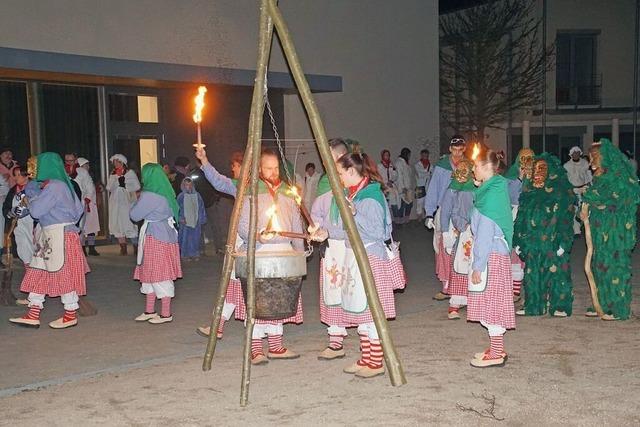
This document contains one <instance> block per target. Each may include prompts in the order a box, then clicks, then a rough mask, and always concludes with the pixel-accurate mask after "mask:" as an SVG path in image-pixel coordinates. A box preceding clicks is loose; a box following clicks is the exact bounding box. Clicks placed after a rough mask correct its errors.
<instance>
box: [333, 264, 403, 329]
mask: <svg viewBox="0 0 640 427" xmlns="http://www.w3.org/2000/svg"><path fill="white" fill-rule="evenodd" d="M369 264H371V270H372V272H373V279H374V280H375V283H376V290H377V291H378V298H379V299H380V304H381V305H382V310H383V311H384V315H385V317H386V318H387V319H393V318H395V317H396V303H395V299H394V296H393V289H394V283H395V282H394V278H393V277H392V275H391V274H392V272H391V271H390V270H389V262H388V261H387V260H382V259H380V258H378V257H375V256H373V255H369ZM344 322H345V323H346V325H347V326H358V325H361V324H363V323H372V322H373V317H372V316H371V311H370V310H369V309H368V308H367V309H366V310H365V311H364V312H363V313H348V312H346V311H345V312H344Z"/></svg>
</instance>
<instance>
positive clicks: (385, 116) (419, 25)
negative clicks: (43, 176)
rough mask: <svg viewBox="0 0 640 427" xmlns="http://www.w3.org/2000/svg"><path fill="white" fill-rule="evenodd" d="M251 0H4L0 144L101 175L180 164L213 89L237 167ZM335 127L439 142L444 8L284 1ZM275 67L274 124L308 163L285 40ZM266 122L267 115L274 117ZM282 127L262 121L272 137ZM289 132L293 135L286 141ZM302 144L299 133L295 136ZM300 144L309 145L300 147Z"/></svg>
mask: <svg viewBox="0 0 640 427" xmlns="http://www.w3.org/2000/svg"><path fill="white" fill-rule="evenodd" d="M258 5H259V2H258V1H255V0H216V1H212V0H186V1H180V0H137V1H133V2H132V1H127V0H111V1H108V2H104V1H99V0H58V1H55V2H42V1H39V0H9V1H7V2H4V4H3V13H2V14H1V15H0V40H1V42H0V113H2V115H1V116H0V142H1V143H2V144H0V145H5V146H7V145H8V146H10V147H11V148H12V149H13V150H14V152H15V157H17V158H18V160H20V161H21V162H24V161H25V159H26V158H27V157H28V156H29V155H30V154H34V153H38V152H41V151H56V152H59V153H61V154H63V153H65V152H77V153H78V154H79V155H81V156H83V157H87V158H89V160H91V162H92V163H93V165H94V170H93V173H94V177H95V178H96V179H97V180H102V181H104V180H106V177H107V175H108V173H109V164H108V158H109V157H110V156H111V155H112V154H114V153H116V152H122V153H123V154H125V155H127V156H128V157H131V159H132V161H133V163H135V164H136V165H135V166H136V167H138V168H139V167H141V165H142V164H143V163H145V162H147V161H158V162H168V163H171V164H172V163H173V160H174V158H175V157H176V156H178V155H189V156H191V157H193V156H192V153H193V148H192V144H193V142H194V139H195V125H194V123H193V121H192V119H191V116H192V114H193V96H194V95H195V94H196V88H197V86H198V85H200V84H205V85H206V86H207V87H208V89H209V90H208V92H207V95H206V103H207V106H206V107H205V110H204V113H203V114H204V116H203V125H202V132H203V138H204V140H205V143H206V144H207V145H208V147H209V149H210V153H212V155H211V157H212V161H213V163H214V164H215V165H216V166H217V167H219V168H220V169H221V170H222V171H225V172H226V171H228V159H229V157H230V154H231V152H232V151H234V150H238V149H243V148H244V146H245V144H246V139H247V126H248V117H249V110H250V100H251V93H252V87H253V79H254V75H255V71H254V70H255V62H256V54H257V39H258V15H259V9H258ZM279 6H280V8H281V10H282V13H283V15H284V17H285V19H286V20H287V22H288V24H289V27H290V30H291V34H292V36H293V38H294V42H295V44H296V47H297V50H298V55H299V57H300V59H301V61H302V65H303V68H304V70H305V73H307V76H308V79H309V83H310V86H311V88H312V91H314V92H315V96H316V102H317V104H318V107H319V109H320V111H321V113H322V117H323V119H324V124H325V127H326V129H327V133H328V135H330V136H346V137H350V138H353V139H357V140H359V141H361V142H362V143H363V144H364V145H365V147H367V151H370V152H371V153H376V154H375V156H374V157H377V153H378V152H379V151H380V150H381V149H382V148H390V149H391V150H392V151H395V152H397V153H399V151H400V149H401V148H402V147H403V146H409V147H412V148H414V147H415V149H419V148H420V141H422V140H424V139H425V138H437V135H439V130H438V126H439V121H438V108H439V104H438V60H437V58H438V34H437V17H438V5H437V1H436V0H428V1H424V0H406V1H404V2H403V4H402V7H398V6H397V5H392V4H390V3H389V2H386V1H382V0H359V1H341V0H321V1H317V0H295V1H294V0H282V1H280V2H279ZM272 52H273V53H272V57H271V63H270V74H269V77H268V80H269V99H270V103H271V106H272V109H273V111H274V118H275V122H276V126H277V128H278V130H279V134H280V136H281V137H286V139H287V140H286V141H285V143H287V145H288V146H289V150H288V154H287V155H288V156H290V155H291V154H290V153H291V150H292V149H296V150H297V152H298V154H299V157H300V159H299V160H298V162H297V165H296V166H297V170H298V171H299V172H302V171H303V170H304V163H305V162H306V161H309V160H312V161H316V162H318V163H319V159H318V157H317V153H316V152H315V149H313V147H311V149H309V147H308V145H309V141H308V140H310V139H312V134H311V130H310V127H309V124H308V121H307V118H306V115H305V113H304V110H303V108H302V104H301V102H300V100H299V97H298V95H297V91H296V89H295V86H294V84H293V82H292V79H291V78H290V76H289V73H288V68H287V65H286V63H285V61H284V59H283V54H282V51H281V48H280V46H279V43H278V42H277V41H276V42H274V47H273V49H272ZM265 119H267V117H265ZM273 137H274V134H273V132H272V130H271V124H270V123H269V120H265V132H264V138H265V143H268V144H272V143H273V139H274V138H273ZM289 139H290V141H288V140H289ZM296 141H298V142H296ZM296 144H298V145H300V144H306V146H307V149H306V150H304V154H302V155H300V152H301V150H300V149H299V147H297V146H296Z"/></svg>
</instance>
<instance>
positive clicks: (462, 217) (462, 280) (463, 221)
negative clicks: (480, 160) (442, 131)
mask: <svg viewBox="0 0 640 427" xmlns="http://www.w3.org/2000/svg"><path fill="white" fill-rule="evenodd" d="M472 169H473V163H471V161H469V160H466V159H464V160H462V161H461V162H460V163H459V164H458V167H457V168H456V170H455V171H454V172H453V179H452V180H451V184H450V185H449V189H450V190H451V191H452V193H453V204H452V208H451V222H452V224H453V227H454V234H455V236H456V241H455V244H454V246H453V252H452V253H453V256H452V257H451V263H452V265H451V275H450V277H449V287H448V288H447V292H448V293H449V295H451V298H450V299H449V312H448V318H449V319H450V320H457V319H460V308H461V307H464V306H466V305H467V294H468V288H469V279H468V273H469V270H468V268H469V260H470V256H471V244H472V238H471V231H470V229H469V226H470V222H471V210H472V208H473V193H474V191H475V186H474V185H473V176H472ZM465 267H466V269H465Z"/></svg>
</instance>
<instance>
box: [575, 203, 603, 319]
mask: <svg viewBox="0 0 640 427" xmlns="http://www.w3.org/2000/svg"><path fill="white" fill-rule="evenodd" d="M580 217H581V219H582V222H583V223H584V238H585V241H586V242H587V255H586V256H585V257H584V272H585V274H586V275H587V281H588V282H589V290H590V291H591V302H592V303H593V308H594V309H595V310H596V313H598V316H600V317H602V316H604V311H602V306H601V305H600V300H599V299H598V284H597V283H596V278H595V277H594V276H593V271H591V260H592V259H593V237H592V236H591V222H590V221H589V204H588V203H583V204H582V212H581V215H580Z"/></svg>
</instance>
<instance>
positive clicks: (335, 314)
mask: <svg viewBox="0 0 640 427" xmlns="http://www.w3.org/2000/svg"><path fill="white" fill-rule="evenodd" d="M323 270H324V258H321V259H320V278H319V279H318V282H319V283H320V321H321V322H322V323H324V324H325V325H328V326H341V327H347V326H349V325H347V324H346V322H345V321H344V314H345V313H344V310H343V309H342V307H341V306H334V307H329V306H327V305H326V304H325V303H324V294H323V292H322V286H323V280H322V276H323V275H322V271H323Z"/></svg>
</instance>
